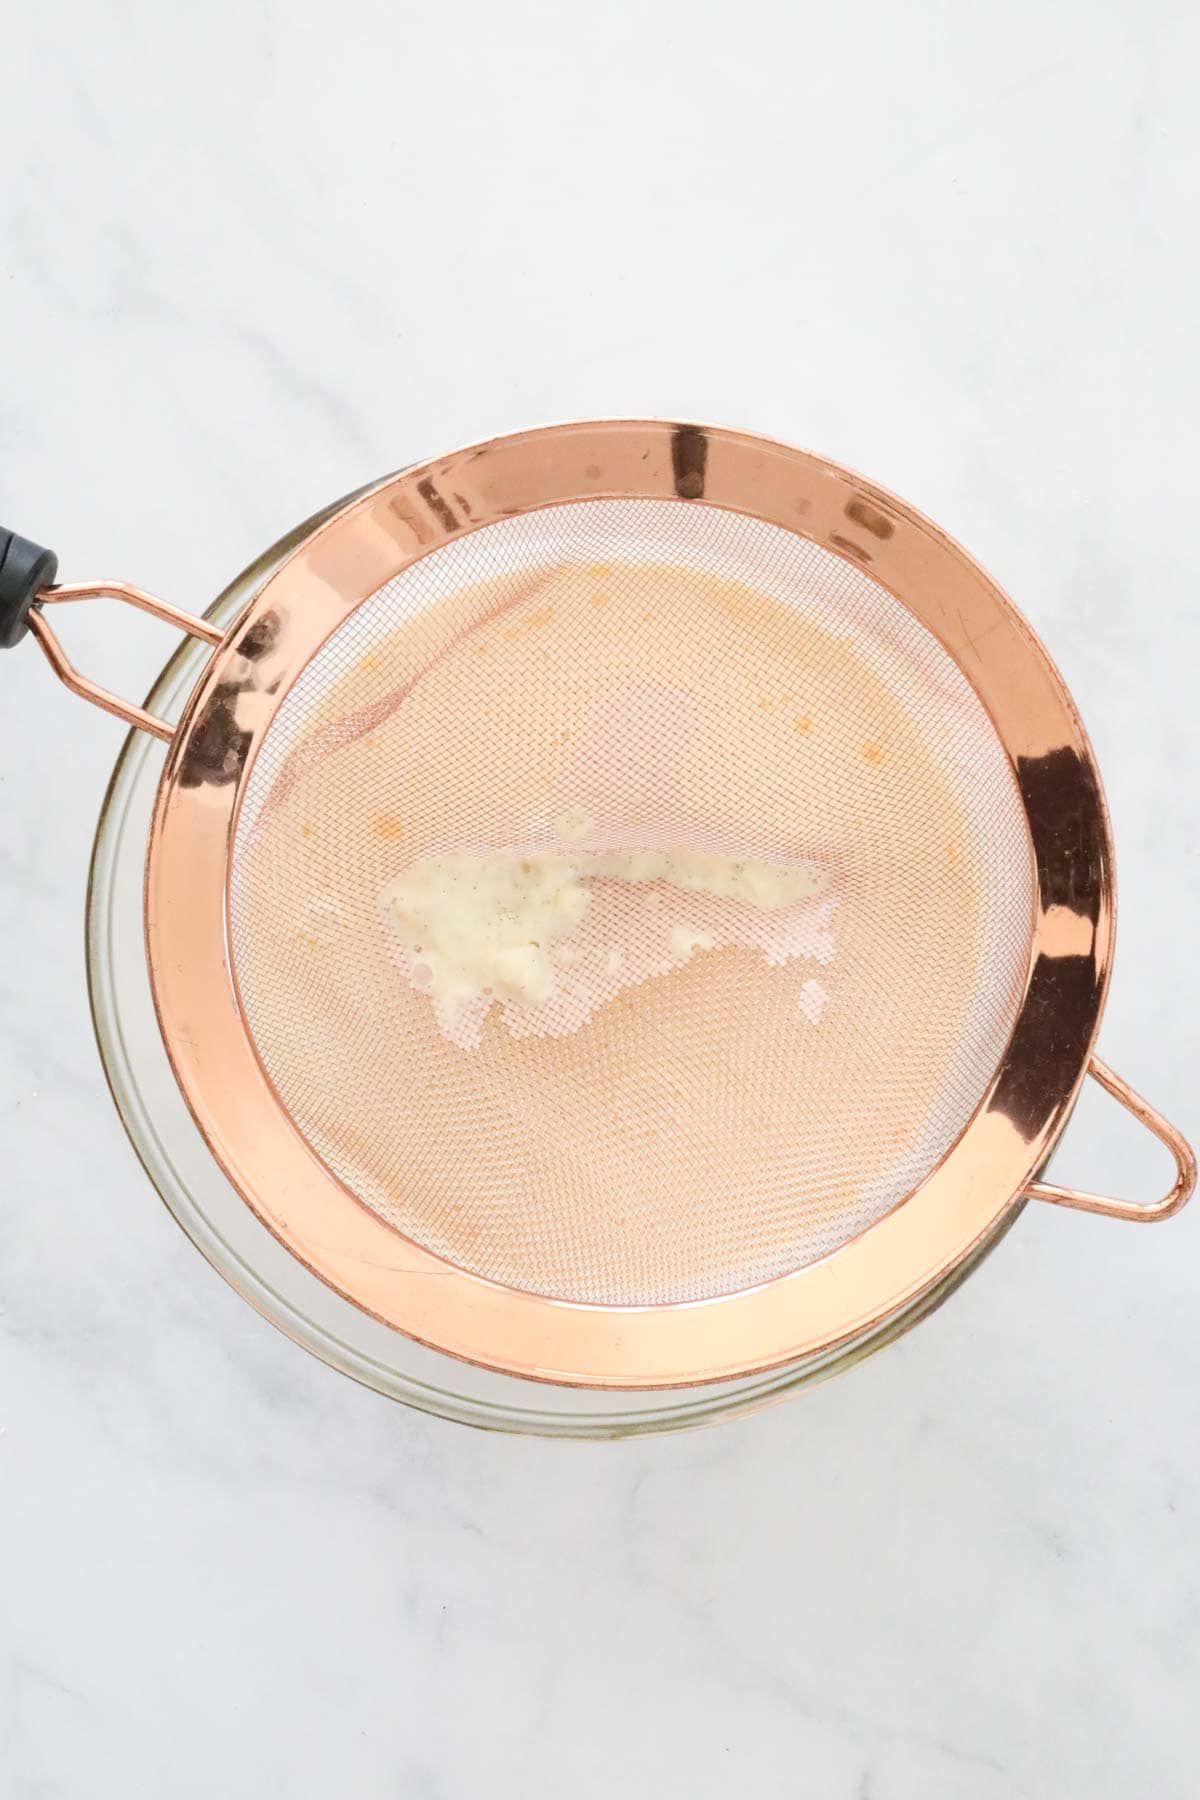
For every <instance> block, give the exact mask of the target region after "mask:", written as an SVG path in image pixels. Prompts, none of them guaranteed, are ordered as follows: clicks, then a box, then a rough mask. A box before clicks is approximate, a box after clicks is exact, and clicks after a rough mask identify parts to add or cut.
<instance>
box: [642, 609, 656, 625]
mask: <svg viewBox="0 0 1200 1800" xmlns="http://www.w3.org/2000/svg"><path fill="white" fill-rule="evenodd" d="M642 622H643V624H646V625H653V623H654V614H653V613H652V612H644V613H643V614H642Z"/></svg>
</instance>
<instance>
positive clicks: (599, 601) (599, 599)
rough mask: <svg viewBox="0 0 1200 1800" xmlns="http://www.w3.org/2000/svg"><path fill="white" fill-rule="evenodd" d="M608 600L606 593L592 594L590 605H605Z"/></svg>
mask: <svg viewBox="0 0 1200 1800" xmlns="http://www.w3.org/2000/svg"><path fill="white" fill-rule="evenodd" d="M608 600H609V596H608V595H607V594H603V593H598V594H593V595H592V605H593V606H607V605H608Z"/></svg>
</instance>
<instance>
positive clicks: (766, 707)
mask: <svg viewBox="0 0 1200 1800" xmlns="http://www.w3.org/2000/svg"><path fill="white" fill-rule="evenodd" d="M758 710H759V712H774V711H775V702H774V701H773V700H768V699H767V696H766V695H765V694H760V695H759V697H758Z"/></svg>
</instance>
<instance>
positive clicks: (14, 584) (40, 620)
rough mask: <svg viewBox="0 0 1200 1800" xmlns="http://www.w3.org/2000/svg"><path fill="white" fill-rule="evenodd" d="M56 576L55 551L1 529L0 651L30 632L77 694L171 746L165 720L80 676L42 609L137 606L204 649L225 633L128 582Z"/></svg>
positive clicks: (170, 735)
mask: <svg viewBox="0 0 1200 1800" xmlns="http://www.w3.org/2000/svg"><path fill="white" fill-rule="evenodd" d="M57 573H58V558H57V557H56V556H55V554H54V552H53V551H52V550H45V549H43V548H42V546H41V545H40V544H34V543H31V542H30V540H29V539H28V538H23V537H19V536H18V535H17V533H16V532H15V531H6V530H4V528H3V527H0V650H11V649H12V648H13V646H14V645H15V644H19V643H20V642H21V640H22V638H23V637H24V636H25V635H26V633H27V632H28V633H32V635H33V637H34V638H36V640H37V642H38V644H39V645H40V647H41V649H42V651H43V653H44V655H45V657H46V660H47V662H48V663H49V664H50V667H51V668H52V669H53V670H54V673H55V674H56V675H57V676H58V678H59V680H60V681H61V682H62V683H63V684H64V686H66V687H68V688H69V689H70V690H71V692H72V693H73V694H78V695H80V696H81V698H82V699H84V700H90V701H91V702H92V704H93V706H99V707H101V708H103V710H104V711H105V712H109V713H112V714H113V715H114V716H115V717H116V718H118V719H123V720H124V722H125V724H126V725H133V726H136V727H137V729H138V730H139V731H148V732H150V733H152V735H153V736H154V737H157V738H163V739H164V740H165V741H166V742H168V743H169V742H170V740H171V738H172V737H173V736H174V730H173V728H172V727H171V726H170V725H168V724H167V722H166V720H165V719H159V718H156V717H155V715H154V714H153V713H150V712H147V711H146V709H145V707H142V706H135V705H134V704H133V702H132V701H131V700H122V699H121V697H120V695H119V694H112V693H110V692H109V690H108V689H107V688H102V687H98V686H97V685H96V683H95V682H94V681H89V680H88V679H87V677H86V676H85V675H81V674H80V673H79V671H78V669H77V668H76V667H75V665H74V663H72V662H71V660H70V658H69V657H68V656H67V653H66V651H65V650H64V649H63V647H62V644H61V643H60V642H59V639H58V635H57V633H56V632H54V631H52V630H51V628H50V625H49V622H48V620H47V619H46V616H45V614H44V612H43V610H42V609H43V607H45V606H49V605H51V604H53V603H55V602H58V601H62V600H96V599H100V598H102V597H108V598H109V599H113V600H123V601H125V603H126V604H127V605H129V606H136V607H137V608H138V610H139V611H140V612H147V613H150V614H151V615H152V616H153V617H154V618H156V619H163V620H165V622H166V623H167V624H168V625H175V626H177V627H178V628H179V630H180V631H186V632H187V633H188V634H189V636H191V637H197V638H202V639H203V640H204V642H205V643H206V644H219V643H220V642H221V640H222V638H223V637H224V635H225V634H224V633H223V632H222V631H221V630H220V629H219V628H218V627H217V626H216V625H210V624H209V622H208V620H207V619H197V618H195V617H194V615H193V614H191V613H186V612H182V611H181V610H180V608H179V607H177V606H172V605H171V604H170V602H169V601H167V600H160V599H159V598H158V597H157V595H155V594H147V593H145V592H144V591H143V589H141V588H136V587H131V586H130V585H129V583H128V582H126V581H80V582H74V583H71V584H70V585H66V586H58V585H55V581H54V578H55V576H56V575H57Z"/></svg>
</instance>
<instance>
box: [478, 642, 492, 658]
mask: <svg viewBox="0 0 1200 1800" xmlns="http://www.w3.org/2000/svg"><path fill="white" fill-rule="evenodd" d="M489 648H490V646H489V645H487V644H476V646H475V654H476V656H486V655H487V653H488V650H489Z"/></svg>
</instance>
